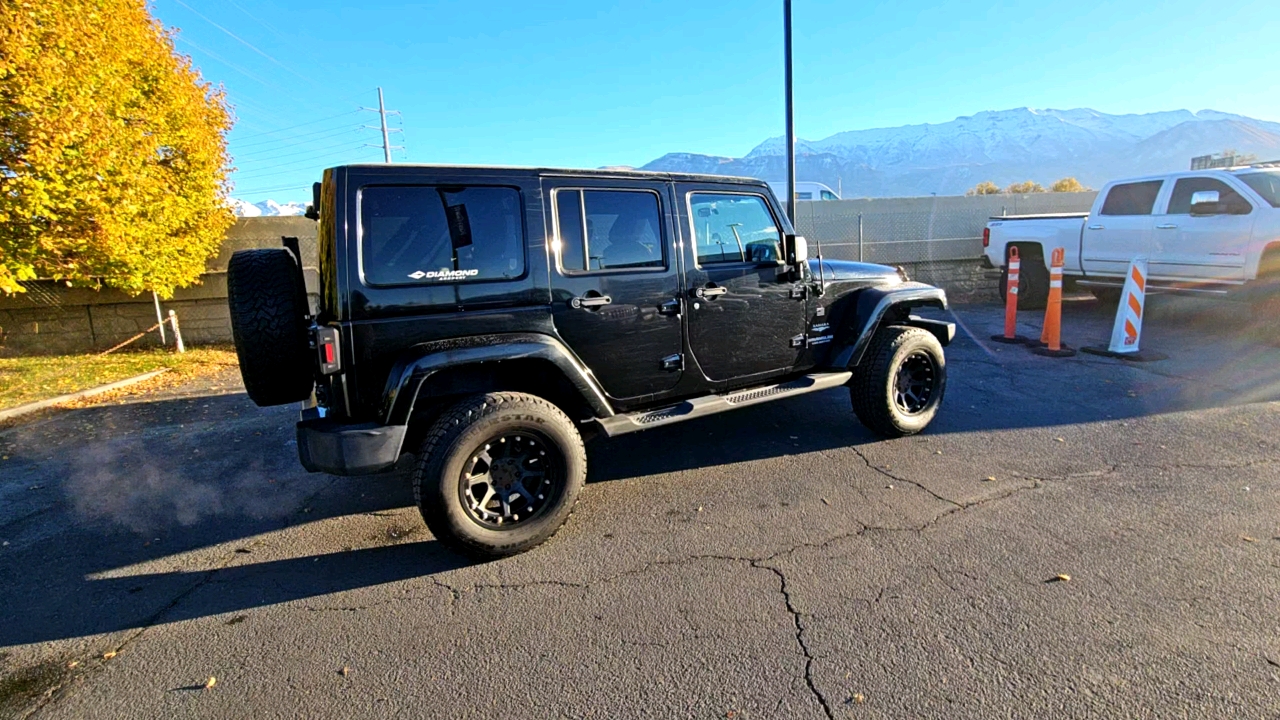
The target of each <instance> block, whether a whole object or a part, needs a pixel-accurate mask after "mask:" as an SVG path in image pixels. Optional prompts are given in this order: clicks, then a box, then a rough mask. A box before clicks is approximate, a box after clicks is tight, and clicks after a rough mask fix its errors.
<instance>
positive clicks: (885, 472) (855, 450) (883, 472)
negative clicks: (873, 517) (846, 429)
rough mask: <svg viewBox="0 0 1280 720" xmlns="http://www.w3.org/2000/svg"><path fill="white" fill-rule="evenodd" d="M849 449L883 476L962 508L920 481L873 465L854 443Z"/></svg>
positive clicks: (869, 467) (961, 506) (868, 466)
mask: <svg viewBox="0 0 1280 720" xmlns="http://www.w3.org/2000/svg"><path fill="white" fill-rule="evenodd" d="M849 449H850V450H852V451H853V454H854V455H857V456H858V457H860V458H862V462H863V464H864V465H866V466H867V468H868V469H870V470H874V471H876V472H878V473H880V474H881V475H884V476H885V477H887V478H889V479H890V480H897V481H898V482H902V483H907V484H908V485H914V486H916V487H918V488H920V489H921V490H923V491H925V492H926V493H929V494H930V495H932V496H933V497H934V498H935V499H936V500H940V501H942V502H944V503H947V504H949V505H954V506H956V507H957V508H963V507H964V506H963V505H961V504H960V503H958V502H956V501H955V500H952V499H951V498H947V497H943V496H941V495H939V494H938V493H936V492H934V491H933V490H930V489H929V488H927V487H925V486H924V485H922V484H920V483H918V482H916V481H915V480H908V479H907V478H904V477H899V476H897V475H894V474H893V473H891V472H889V471H888V470H886V469H884V468H882V467H880V466H879V465H873V464H872V463H871V458H868V457H867V456H866V453H864V452H862V450H861V448H859V447H858V446H856V445H850V446H849Z"/></svg>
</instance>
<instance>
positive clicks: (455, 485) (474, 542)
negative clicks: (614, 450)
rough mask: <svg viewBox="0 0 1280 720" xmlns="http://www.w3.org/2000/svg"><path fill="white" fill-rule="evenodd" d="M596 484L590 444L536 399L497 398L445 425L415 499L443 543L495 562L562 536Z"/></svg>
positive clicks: (429, 447)
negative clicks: (581, 497)
mask: <svg viewBox="0 0 1280 720" xmlns="http://www.w3.org/2000/svg"><path fill="white" fill-rule="evenodd" d="M586 476H587V455H586V450H585V449H584V448H583V445H582V436H581V435H579V433H578V430H577V428H575V427H574V424H573V422H572V421H571V420H570V419H569V418H568V416H566V415H565V414H564V413H563V412H561V411H560V409H559V408H557V407H556V406H555V405H552V404H551V403H549V402H547V401H546V400H543V399H542V398H539V397H536V396H534V395H526V394H524V393H508V392H501V393H488V394H485V395H476V396H473V397H469V398H467V399H465V400H463V401H461V402H459V403H457V404H456V405H454V406H453V407H452V408H450V409H449V410H447V411H446V412H445V413H444V414H443V415H442V416H441V417H440V418H439V419H438V420H436V422H435V424H434V425H433V426H432V427H431V429H430V430H429V431H428V432H427V436H426V438H425V439H424V440H423V443H422V451H421V452H420V453H419V455H418V461H417V465H416V466H415V468H414V473H413V490H414V498H415V499H416V500H417V502H418V509H419V510H420V511H421V512H422V519H423V520H425V521H426V523H427V527H428V528H430V530H431V532H432V533H433V534H434V535H435V536H436V539H437V540H439V541H440V542H441V543H443V544H444V545H445V546H447V547H449V548H451V549H453V550H455V551H457V552H460V553H462V554H464V555H467V556H469V557H472V558H476V559H480V560H490V559H494V558H500V557H505V556H507V555H514V554H516V553H521V552H524V551H525V550H529V549H532V548H534V547H537V546H538V545H540V544H542V543H543V542H544V541H546V540H547V539H548V538H550V537H551V536H552V535H554V534H555V533H556V531H557V530H559V529H560V526H561V525H563V524H564V522H565V520H567V519H568V518H569V515H570V514H571V513H572V512H573V506H574V504H575V503H577V501H578V494H579V493H580V492H581V490H582V486H583V483H585V481H586Z"/></svg>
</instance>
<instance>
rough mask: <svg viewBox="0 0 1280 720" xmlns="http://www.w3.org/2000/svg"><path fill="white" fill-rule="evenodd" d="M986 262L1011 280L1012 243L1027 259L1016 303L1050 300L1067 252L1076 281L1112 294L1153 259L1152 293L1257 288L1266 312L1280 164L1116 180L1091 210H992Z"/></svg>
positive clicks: (1278, 281) (1278, 217)
mask: <svg viewBox="0 0 1280 720" xmlns="http://www.w3.org/2000/svg"><path fill="white" fill-rule="evenodd" d="M982 242H983V247H984V248H985V250H984V253H985V261H984V264H987V265H989V266H990V267H993V268H1000V269H1001V270H1002V272H1001V278H1000V294H1001V297H1003V296H1004V292H1005V284H1006V281H1007V278H1008V265H1009V263H1008V257H1009V248H1010V247H1014V246H1016V247H1017V248H1018V254H1019V256H1020V257H1021V259H1022V270H1021V275H1020V278H1019V288H1018V306H1019V307H1020V308H1037V307H1044V303H1045V300H1046V299H1047V297H1048V293H1049V270H1048V261H1049V257H1050V254H1051V251H1052V250H1053V249H1054V248H1059V247H1060V248H1063V249H1064V250H1065V251H1066V265H1065V267H1064V270H1063V276H1064V279H1065V280H1066V284H1067V286H1068V287H1072V286H1078V287H1081V288H1086V289H1088V290H1090V291H1092V292H1093V293H1094V294H1095V295H1097V296H1098V298H1099V299H1103V300H1111V301H1114V300H1115V299H1117V298H1118V297H1119V293H1120V289H1121V288H1122V287H1123V283H1124V276H1125V273H1126V271H1127V269H1128V266H1129V261H1130V260H1132V259H1133V258H1134V256H1137V255H1145V256H1146V257H1147V260H1148V269H1147V272H1148V274H1149V275H1150V291H1151V292H1161V291H1165V292H1168V291H1175V292H1196V293H1213V294H1223V295H1225V294H1227V293H1229V292H1232V291H1237V290H1241V289H1249V290H1256V291H1258V292H1255V293H1251V295H1250V297H1249V299H1250V300H1251V301H1253V302H1254V304H1255V309H1256V310H1257V311H1259V312H1272V313H1274V312H1276V311H1277V309H1280V304H1278V303H1277V301H1276V297H1277V296H1278V295H1280V293H1277V292H1275V289H1276V288H1277V287H1280V163H1263V164H1260V165H1254V166H1250V167H1237V168H1229V169H1220V170H1202V171H1195V172H1179V173H1169V174H1165V175H1157V176H1150V177H1142V178H1134V179H1131V180H1118V181H1116V182H1111V183H1108V184H1107V185H1106V186H1105V187H1103V188H1102V192H1100V193H1098V199H1097V200H1096V201H1094V204H1093V209H1092V210H1090V211H1089V212H1088V213H1087V214H1061V215H1020V216H1010V217H993V218H991V221H990V222H989V223H987V228H986V230H985V231H983V241H982Z"/></svg>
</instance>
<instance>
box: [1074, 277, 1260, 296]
mask: <svg viewBox="0 0 1280 720" xmlns="http://www.w3.org/2000/svg"><path fill="white" fill-rule="evenodd" d="M1076 285H1079V286H1081V287H1099V288H1115V289H1117V290H1120V289H1123V288H1124V279H1123V278H1121V279H1120V280H1118V281H1111V280H1077V281H1076ZM1240 287H1241V286H1240V285H1236V284H1232V285H1207V286H1205V287H1187V286H1184V285H1164V284H1161V283H1159V282H1149V283H1147V294H1148V295H1164V294H1174V295H1217V296H1222V295H1228V294H1230V293H1231V290H1232V289H1237V288H1240Z"/></svg>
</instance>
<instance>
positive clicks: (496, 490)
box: [458, 432, 564, 530]
mask: <svg viewBox="0 0 1280 720" xmlns="http://www.w3.org/2000/svg"><path fill="white" fill-rule="evenodd" d="M549 447H550V445H549V443H548V442H547V440H546V439H545V438H541V437H538V436H537V435H536V434H534V433H530V432H511V433H503V434H501V435H497V436H495V437H492V438H490V439H488V440H487V441H485V442H484V443H483V444H482V445H481V446H480V447H478V448H477V449H476V450H475V451H474V452H472V453H471V457H470V459H468V460H467V462H466V463H464V464H463V469H462V474H461V477H460V478H459V482H458V491H459V492H460V493H461V494H462V498H461V499H462V504H463V507H464V508H466V511H467V515H468V516H469V517H470V518H471V519H472V520H473V521H475V522H476V523H477V524H478V525H481V526H482V527H486V528H489V529H491V530H510V529H512V528H514V527H517V526H519V525H520V524H521V523H529V522H531V521H533V520H535V519H537V518H538V517H540V516H541V514H542V513H543V512H545V511H546V509H547V508H548V507H550V506H552V505H554V504H555V503H556V501H557V500H558V498H559V496H560V494H561V493H563V492H564V470H563V465H564V463H563V461H562V460H561V459H560V457H559V454H558V453H557V452H556V451H555V450H554V449H551V450H550V451H548V448H549Z"/></svg>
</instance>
